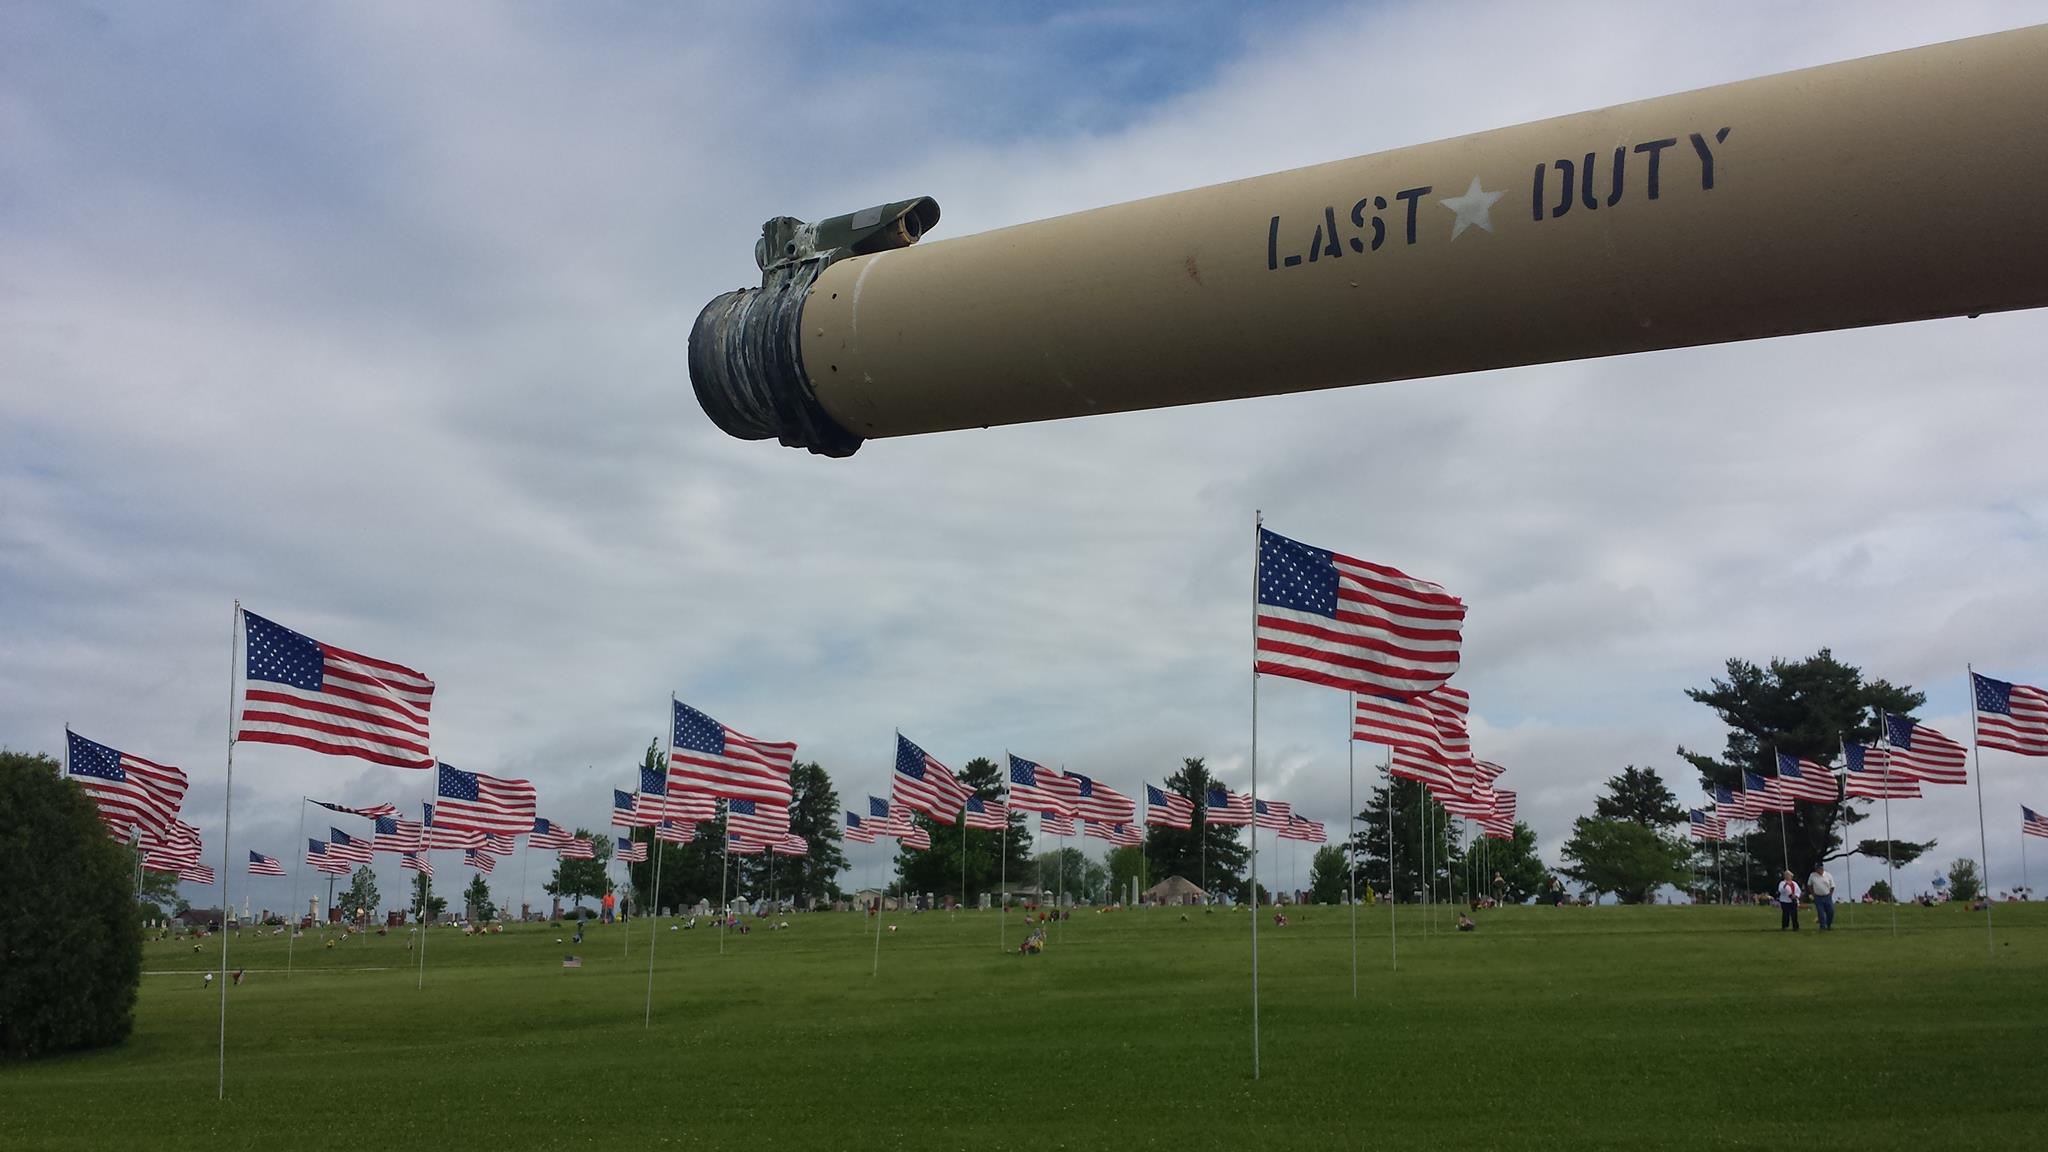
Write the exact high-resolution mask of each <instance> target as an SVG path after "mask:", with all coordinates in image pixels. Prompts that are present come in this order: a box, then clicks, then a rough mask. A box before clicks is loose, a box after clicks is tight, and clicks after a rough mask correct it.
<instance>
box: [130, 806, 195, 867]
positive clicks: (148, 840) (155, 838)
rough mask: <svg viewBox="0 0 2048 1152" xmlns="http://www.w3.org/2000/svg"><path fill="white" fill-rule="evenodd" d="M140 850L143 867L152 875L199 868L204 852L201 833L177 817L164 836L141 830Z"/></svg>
mask: <svg viewBox="0 0 2048 1152" xmlns="http://www.w3.org/2000/svg"><path fill="white" fill-rule="evenodd" d="M136 847H137V848H139V849H141V851H142V866H143V867H144V868H147V869H149V870H150V871H152V872H176V871H177V870H178V869H180V868H183V867H185V866H186V865H188V864H197V863H199V855H200V853H201V852H202V851H204V845H203V844H202V843H201V842H200V839H199V829H197V828H194V827H193V826H192V825H190V824H187V823H185V822H184V821H183V820H179V819H177V818H176V817H172V819H171V823H170V826H169V827H167V828H165V829H163V830H162V831H160V832H159V831H155V830H152V829H148V828H144V829H141V831H140V833H139V834H138V835H137V837H136Z"/></svg>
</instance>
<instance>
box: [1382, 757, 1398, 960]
mask: <svg viewBox="0 0 2048 1152" xmlns="http://www.w3.org/2000/svg"><path fill="white" fill-rule="evenodd" d="M1386 773H1387V952H1388V955H1389V956H1390V957H1391V958H1392V959H1393V962H1394V971H1396V972H1399V971H1400V970H1401V929H1400V926H1399V924H1398V923H1396V917H1395V915H1394V750H1393V748H1391V747H1389V748H1388V749H1387V764H1386Z"/></svg>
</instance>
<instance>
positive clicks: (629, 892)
mask: <svg viewBox="0 0 2048 1152" xmlns="http://www.w3.org/2000/svg"><path fill="white" fill-rule="evenodd" d="M626 831H627V834H628V835H627V838H628V839H631V833H632V829H630V828H628V829H627V830H626ZM612 854H613V855H617V854H618V840H617V838H616V837H614V838H613V840H612ZM650 859H651V857H650ZM619 863H621V864H623V865H625V867H626V883H625V884H624V885H623V886H622V887H621V888H620V889H619V928H620V932H619V936H620V937H621V938H623V939H624V940H625V942H626V946H625V948H624V950H622V951H621V952H620V953H619V959H621V960H631V959H632V958H633V926H632V922H631V918H630V917H628V916H627V915H626V901H628V900H631V899H632V898H633V862H632V861H630V860H621V861H619ZM522 922H523V919H522ZM649 951H653V949H649Z"/></svg>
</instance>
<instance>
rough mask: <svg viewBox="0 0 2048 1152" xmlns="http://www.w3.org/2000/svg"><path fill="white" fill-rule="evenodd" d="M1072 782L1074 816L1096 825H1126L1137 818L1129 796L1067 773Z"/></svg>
mask: <svg viewBox="0 0 2048 1152" xmlns="http://www.w3.org/2000/svg"><path fill="white" fill-rule="evenodd" d="M1066 777H1067V779H1069V780H1071V781H1073V785H1072V786H1073V789H1074V815H1076V816H1079V817H1081V818H1082V819H1084V820H1089V821H1093V822H1095V823H1098V824H1128V823H1130V822H1131V821H1133V820H1136V819H1137V818H1138V806H1137V805H1136V804H1135V803H1133V802H1132V801H1131V798H1130V797H1129V796H1126V795H1124V794H1123V793H1121V792H1119V791H1117V790H1116V789H1114V788H1111V787H1110V786H1109V785H1107V784H1102V783H1099V782H1097V781H1095V780H1093V779H1090V778H1089V777H1087V776H1083V775H1082V774H1081V773H1079V772H1068V773H1067V774H1066Z"/></svg>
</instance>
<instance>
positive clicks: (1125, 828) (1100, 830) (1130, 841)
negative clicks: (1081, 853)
mask: <svg viewBox="0 0 2048 1152" xmlns="http://www.w3.org/2000/svg"><path fill="white" fill-rule="evenodd" d="M1083 824H1084V830H1083V832H1082V834H1083V835H1085V836H1093V837H1095V838H1096V839H1097V840H1107V841H1109V842H1110V843H1111V844H1114V845H1116V846H1117V847H1119V848H1135V847H1137V846H1138V845H1140V844H1142V843H1144V842H1145V837H1144V835H1143V834H1142V833H1140V832H1139V831H1138V829H1137V828H1136V827H1135V826H1133V825H1130V824H1120V823H1115V822H1111V821H1103V820H1086V821H1083Z"/></svg>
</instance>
